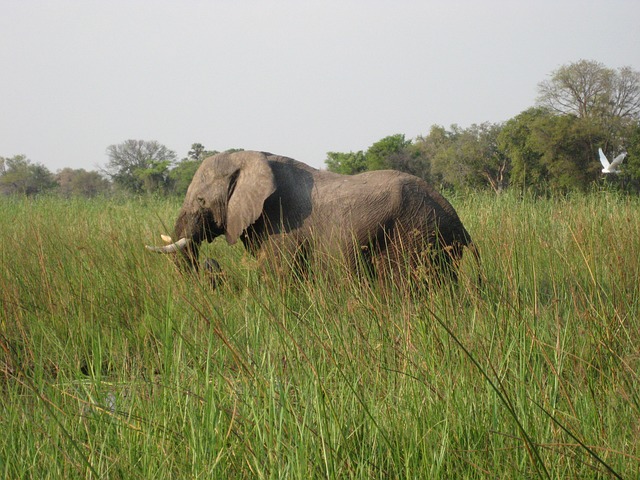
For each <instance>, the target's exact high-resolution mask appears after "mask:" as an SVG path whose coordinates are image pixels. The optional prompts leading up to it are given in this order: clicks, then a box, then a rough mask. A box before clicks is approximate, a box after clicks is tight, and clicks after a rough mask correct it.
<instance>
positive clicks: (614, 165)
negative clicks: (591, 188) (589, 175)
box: [598, 148, 627, 173]
mask: <svg viewBox="0 0 640 480" xmlns="http://www.w3.org/2000/svg"><path fill="white" fill-rule="evenodd" d="M598 153H599V154H600V163H601V164H602V167H603V168H602V173H618V172H619V170H618V167H619V165H620V164H621V163H622V161H623V160H624V157H626V156H627V154H626V152H625V153H621V154H620V155H618V156H617V157H616V158H614V159H613V162H611V163H609V159H607V156H606V155H605V154H604V152H603V151H602V148H598Z"/></svg>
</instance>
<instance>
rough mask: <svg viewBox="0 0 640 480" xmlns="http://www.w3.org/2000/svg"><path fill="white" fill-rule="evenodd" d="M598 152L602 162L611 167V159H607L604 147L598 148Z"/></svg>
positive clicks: (605, 166) (604, 165)
mask: <svg viewBox="0 0 640 480" xmlns="http://www.w3.org/2000/svg"><path fill="white" fill-rule="evenodd" d="M598 153H599V154H600V163H601V164H602V166H603V167H604V168H609V160H607V156H606V155H605V154H604V152H603V151H602V148H599V149H598Z"/></svg>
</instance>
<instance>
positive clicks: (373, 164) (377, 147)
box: [365, 133, 411, 170]
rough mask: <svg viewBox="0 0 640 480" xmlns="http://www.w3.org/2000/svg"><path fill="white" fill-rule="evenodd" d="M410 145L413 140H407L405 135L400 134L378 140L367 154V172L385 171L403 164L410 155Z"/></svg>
mask: <svg viewBox="0 0 640 480" xmlns="http://www.w3.org/2000/svg"><path fill="white" fill-rule="evenodd" d="M409 145H411V140H406V139H405V138H404V134H399V133H398V134H395V135H390V136H388V137H384V138H383V139H381V140H378V141H377V142H376V143H374V144H373V145H371V146H370V147H369V148H368V149H367V153H366V154H365V158H366V161H367V170H384V169H388V168H393V165H394V164H401V163H403V161H404V157H406V156H407V155H409V152H408V150H407V148H408V147H409Z"/></svg>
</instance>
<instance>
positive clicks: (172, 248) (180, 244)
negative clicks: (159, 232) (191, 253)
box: [145, 235, 191, 253]
mask: <svg viewBox="0 0 640 480" xmlns="http://www.w3.org/2000/svg"><path fill="white" fill-rule="evenodd" d="M165 236H166V235H165ZM163 240H164V238H163ZM190 241H191V240H189V239H188V238H181V239H180V240H178V241H177V242H175V243H172V244H171V245H165V246H164V247H153V246H151V245H145V248H146V249H147V250H150V251H152V252H157V253H175V252H181V251H182V250H184V249H185V248H186V246H187V245H189V242H190Z"/></svg>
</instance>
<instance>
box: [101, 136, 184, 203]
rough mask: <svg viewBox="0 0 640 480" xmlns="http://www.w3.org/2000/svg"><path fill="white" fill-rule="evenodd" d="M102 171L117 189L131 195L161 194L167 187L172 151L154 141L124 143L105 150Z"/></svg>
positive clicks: (174, 156) (172, 161)
mask: <svg viewBox="0 0 640 480" xmlns="http://www.w3.org/2000/svg"><path fill="white" fill-rule="evenodd" d="M107 155H108V157H109V161H108V163H107V165H106V168H105V171H106V173H107V175H109V177H111V179H112V181H113V182H114V184H115V185H117V186H118V187H120V188H122V189H124V190H127V191H130V192H133V193H145V192H146V193H153V192H164V191H167V190H168V189H169V187H170V183H169V181H170V179H169V170H170V168H171V166H172V165H173V163H174V162H175V160H176V154H175V152H174V151H172V150H169V149H168V148H167V147H165V146H164V145H161V144H160V143H158V142H157V141H155V140H154V141H145V140H126V141H124V142H122V143H120V144H117V145H110V146H109V147H107Z"/></svg>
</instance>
